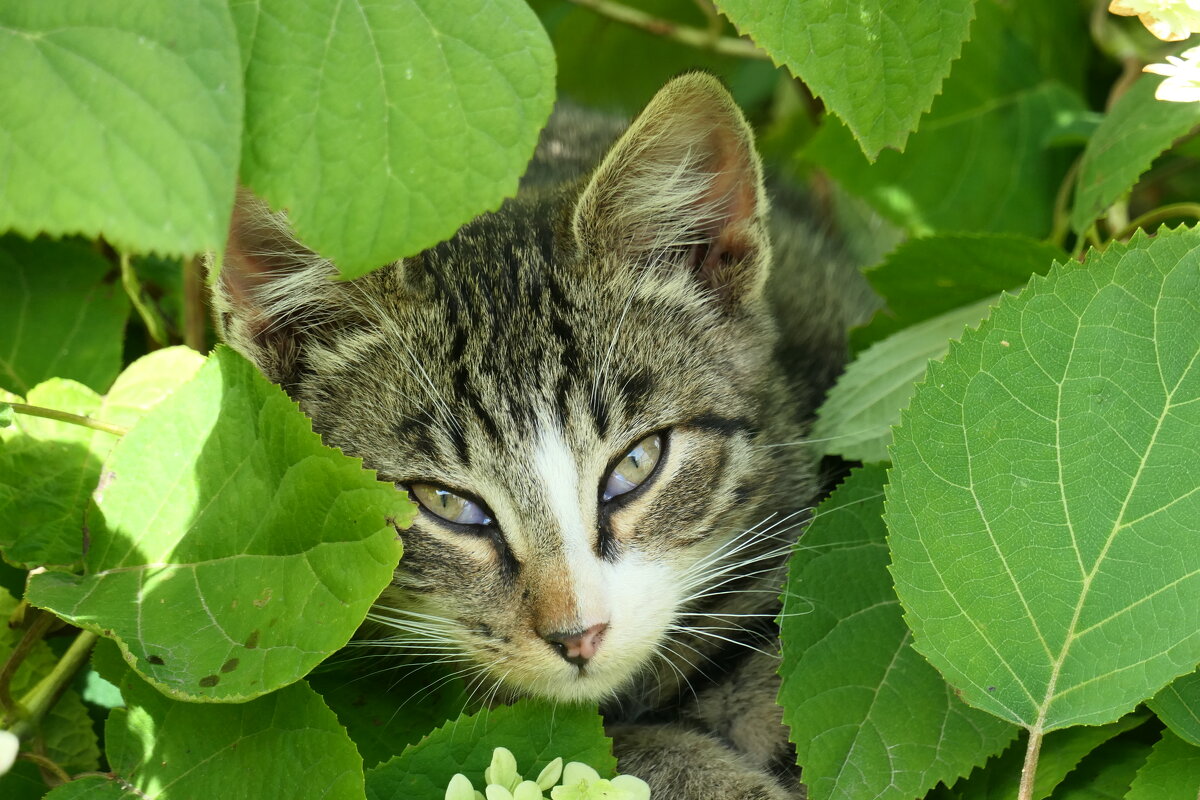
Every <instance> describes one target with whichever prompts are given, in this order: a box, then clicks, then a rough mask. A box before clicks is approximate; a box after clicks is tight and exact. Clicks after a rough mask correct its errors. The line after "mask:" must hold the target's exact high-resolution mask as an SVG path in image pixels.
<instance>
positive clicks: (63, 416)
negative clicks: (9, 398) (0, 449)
mask: <svg viewBox="0 0 1200 800" xmlns="http://www.w3.org/2000/svg"><path fill="white" fill-rule="evenodd" d="M9 405H10V406H12V410H13V411H15V412H17V413H18V414H25V415H27V416H30V417H42V418H43V419H52V420H54V421H55V422H68V423H70V424H72V425H79V426H81V427H84V428H91V429H92V430H94V431H103V432H104V433H111V434H112V435H113V436H124V435H125V434H127V433H129V429H128V428H122V427H121V426H120V425H113V424H111V423H108V422H101V421H100V420H98V419H92V418H91V417H84V416H80V415H79V414H72V413H70V412H69V411H59V410H58V409H57V408H43V407H42V406H31V405H27V404H26V403H9Z"/></svg>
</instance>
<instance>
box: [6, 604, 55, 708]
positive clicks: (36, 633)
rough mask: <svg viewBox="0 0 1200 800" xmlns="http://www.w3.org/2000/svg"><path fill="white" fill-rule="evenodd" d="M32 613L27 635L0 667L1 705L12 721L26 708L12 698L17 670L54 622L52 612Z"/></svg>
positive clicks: (26, 630) (26, 631) (26, 629)
mask: <svg viewBox="0 0 1200 800" xmlns="http://www.w3.org/2000/svg"><path fill="white" fill-rule="evenodd" d="M32 613H33V621H32V622H30V623H29V626H28V627H27V628H25V635H24V636H22V637H21V641H19V642H17V646H16V647H15V648H13V651H12V653H10V654H9V656H8V660H7V661H5V662H4V666H3V667H0V706H3V708H4V716H5V718H6V719H8V720H9V721H10V722H15V721H16V720H17V719H18V718H19V717H20V716H21V715H22V713H23V712H24V709H22V708H21V707H20V706H19V705H18V704H17V703H16V701H14V700H13V698H12V693H11V687H12V679H13V676H14V675H16V674H17V670H18V669H19V668H20V666H21V664H23V663H25V659H26V657H27V656H28V655H29V653H30V651H32V650H33V648H34V646H35V645H36V644H37V643H38V642H40V641H41V640H42V637H43V636H45V635H46V631H48V630H49V629H50V626H51V625H52V624H53V623H54V615H52V614H47V613H46V612H45V611H36V610H34V611H33V612H32ZM27 618H28V617H27Z"/></svg>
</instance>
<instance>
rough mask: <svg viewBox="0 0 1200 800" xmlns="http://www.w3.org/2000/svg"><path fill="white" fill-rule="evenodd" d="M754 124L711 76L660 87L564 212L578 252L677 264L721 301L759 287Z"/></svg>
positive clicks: (761, 253)
mask: <svg viewBox="0 0 1200 800" xmlns="http://www.w3.org/2000/svg"><path fill="white" fill-rule="evenodd" d="M766 219H767V201H766V195H765V193H764V191H763V179H762V166H761V164H760V162H759V159H758V154H757V153H756V152H755V149H754V134H753V132H752V131H751V130H750V126H749V125H748V124H747V123H746V119H745V117H743V116H742V112H741V110H740V109H738V107H737V104H736V103H734V101H733V98H732V97H730V95H729V92H728V91H726V90H725V87H724V86H722V85H721V83H720V81H718V80H717V79H716V78H714V77H712V76H711V75H707V74H704V73H700V72H696V73H690V74H688V75H682V76H680V77H678V78H676V79H674V80H672V81H671V82H670V83H668V84H667V85H666V86H664V87H663V88H662V89H660V90H659V92H658V94H656V95H655V96H654V99H652V100H651V101H650V104H649V105H647V106H646V108H645V110H643V111H642V113H641V114H639V115H638V117H637V119H635V120H634V121H633V124H631V125H630V126H629V129H628V130H627V131H626V132H625V133H624V134H623V135H622V136H621V138H620V139H618V140H617V142H616V144H615V145H613V147H612V149H611V150H610V151H609V153H608V155H607V156H605V158H604V160H603V161H602V162H601V164H600V166H599V168H597V170H596V172H595V174H594V175H593V176H592V178H591V181H590V182H589V183H588V185H587V187H586V188H585V189H584V190H583V193H582V194H581V195H580V197H579V200H578V203H577V204H576V207H575V212H574V217H573V220H572V230H573V232H574V235H575V239H576V242H577V243H578V244H579V246H580V247H581V249H582V250H583V252H584V253H585V254H590V253H594V254H595V255H596V256H597V257H600V258H604V257H605V255H606V254H615V255H616V256H618V257H619V258H620V259H621V260H622V261H624V262H626V263H628V262H633V263H635V264H638V265H639V266H642V267H645V268H650V269H661V268H666V269H685V270H688V271H690V273H691V274H693V275H694V276H695V279H696V281H697V282H698V283H700V284H701V286H702V287H703V288H704V289H705V290H706V291H708V292H711V293H712V294H713V295H714V296H716V297H718V298H719V299H720V300H721V301H722V303H723V304H726V305H729V306H735V305H738V304H739V303H741V302H743V301H746V300H749V299H754V298H757V297H759V296H760V295H761V293H762V289H763V285H764V284H765V282H766V277H767V272H768V270H769V268H770V246H769V243H768V238H767V227H766Z"/></svg>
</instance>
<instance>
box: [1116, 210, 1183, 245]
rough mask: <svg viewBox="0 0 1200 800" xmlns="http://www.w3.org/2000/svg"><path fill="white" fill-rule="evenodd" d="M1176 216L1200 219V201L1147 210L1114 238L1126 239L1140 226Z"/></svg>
mask: <svg viewBox="0 0 1200 800" xmlns="http://www.w3.org/2000/svg"><path fill="white" fill-rule="evenodd" d="M1175 217H1194V218H1195V219H1200V203H1172V204H1171V205H1169V206H1159V207H1158V208H1155V209H1152V210H1150V211H1147V212H1146V213H1145V214H1142V215H1141V216H1140V217H1138V218H1137V219H1135V220H1134V221H1133V222H1131V223H1129V224H1128V225H1126V226H1125V227H1124V228H1122V229H1121V230H1120V231H1118V232H1117V234H1116V235H1115V236H1113V238H1114V239H1124V238H1125V237H1127V236H1132V235H1133V234H1134V232H1135V231H1137V229H1138V228H1142V227H1145V226H1146V225H1151V224H1153V223H1155V222H1165V221H1166V220H1169V219H1173V218H1175Z"/></svg>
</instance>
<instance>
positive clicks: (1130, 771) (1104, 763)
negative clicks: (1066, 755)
mask: <svg viewBox="0 0 1200 800" xmlns="http://www.w3.org/2000/svg"><path fill="white" fill-rule="evenodd" d="M1148 755H1150V744H1149V743H1147V742H1143V741H1139V739H1138V738H1137V737H1133V736H1130V737H1125V736H1122V737H1119V738H1117V739H1113V740H1112V741H1110V742H1105V743H1104V744H1103V745H1101V746H1100V747H1098V748H1096V749H1095V750H1094V751H1092V752H1091V753H1089V754H1088V755H1087V757H1086V758H1084V759H1083V761H1081V762H1079V766H1078V767H1076V768H1075V769H1074V770H1073V771H1072V772H1071V774H1070V775H1068V776H1067V777H1066V778H1065V779H1064V780H1063V782H1062V783H1060V784H1059V785H1058V786H1057V787H1056V788H1055V790H1054V794H1052V795H1050V800H1116V799H1117V798H1123V797H1125V793H1126V792H1127V791H1129V785H1130V784H1131V783H1133V780H1134V778H1135V777H1136V776H1137V773H1138V770H1139V769H1141V767H1142V765H1143V764H1145V763H1146V757H1147V756H1148ZM1038 763H1039V765H1040V763H1041V762H1038ZM1038 772H1039V773H1040V772H1041V767H1040V766H1039V767H1038ZM1187 800H1191V798H1187Z"/></svg>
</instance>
